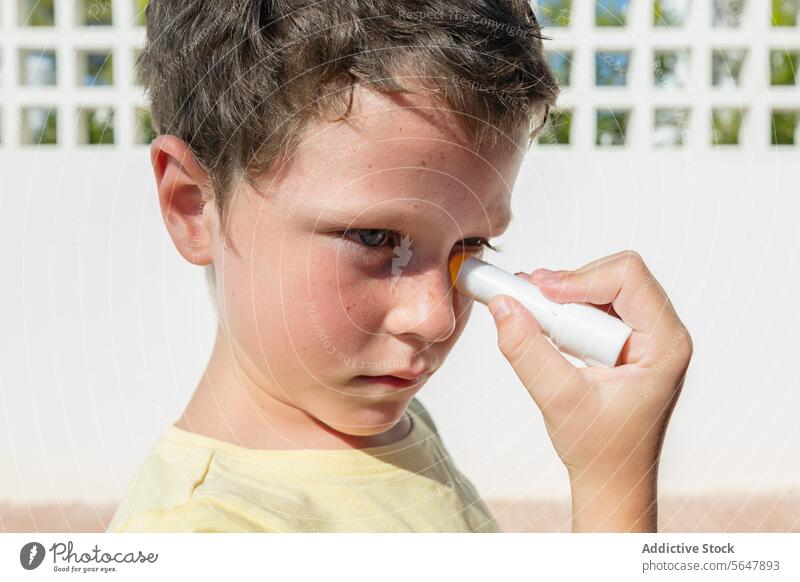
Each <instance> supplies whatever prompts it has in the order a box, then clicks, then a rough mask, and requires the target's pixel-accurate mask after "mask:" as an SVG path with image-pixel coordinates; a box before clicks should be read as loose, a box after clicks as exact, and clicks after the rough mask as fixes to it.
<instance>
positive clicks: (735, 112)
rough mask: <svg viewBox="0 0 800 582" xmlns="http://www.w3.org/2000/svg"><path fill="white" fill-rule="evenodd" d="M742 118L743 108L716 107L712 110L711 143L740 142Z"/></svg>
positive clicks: (732, 143)
mask: <svg viewBox="0 0 800 582" xmlns="http://www.w3.org/2000/svg"><path fill="white" fill-rule="evenodd" d="M742 118H743V113H742V110H741V109H714V110H713V111H712V112H711V129H712V135H711V143H712V144H713V145H735V144H738V143H739V130H740V129H741V127H742Z"/></svg>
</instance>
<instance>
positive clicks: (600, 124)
mask: <svg viewBox="0 0 800 582" xmlns="http://www.w3.org/2000/svg"><path fill="white" fill-rule="evenodd" d="M629 116H630V112H629V111H613V110H610V111H598V112H597V138H596V144H597V145H599V146H619V145H625V133H626V131H627V128H628V117H629Z"/></svg>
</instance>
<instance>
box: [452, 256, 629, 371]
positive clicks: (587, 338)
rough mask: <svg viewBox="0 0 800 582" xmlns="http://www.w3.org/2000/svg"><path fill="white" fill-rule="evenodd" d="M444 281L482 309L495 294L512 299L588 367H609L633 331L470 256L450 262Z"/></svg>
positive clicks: (610, 317)
mask: <svg viewBox="0 0 800 582" xmlns="http://www.w3.org/2000/svg"><path fill="white" fill-rule="evenodd" d="M450 279H451V280H452V282H453V284H454V285H455V287H456V289H458V291H460V292H461V293H463V294H464V295H468V296H470V297H472V298H474V299H476V300H478V301H480V302H481V303H483V304H484V305H489V301H490V300H491V299H492V297H495V296H496V295H508V296H510V297H513V298H514V299H516V300H517V301H519V302H520V303H521V304H522V305H524V306H525V307H526V308H527V309H528V310H529V311H530V312H531V313H532V314H533V316H534V317H535V318H536V321H537V322H538V323H539V326H540V327H541V328H542V331H543V332H544V334H545V335H546V336H547V337H549V338H550V340H551V341H552V342H553V343H554V344H555V346H556V347H557V348H558V349H559V350H560V351H562V352H564V353H565V354H569V355H570V356H574V357H576V358H578V359H580V360H582V361H584V362H586V363H587V364H590V365H594V366H601V367H604V368H613V367H614V366H615V365H616V363H617V360H618V359H619V354H620V352H621V351H622V346H624V345H625V342H626V341H628V337H629V336H630V335H631V331H633V330H632V329H631V328H630V327H629V326H628V325H626V324H625V322H623V321H622V320H621V319H619V318H616V317H614V316H613V315H610V314H608V313H606V312H605V311H603V310H602V309H600V308H598V307H595V306H593V305H589V304H586V303H556V302H555V301H551V300H550V299H547V298H546V297H545V296H544V295H543V294H542V292H541V291H539V288H538V287H537V286H536V285H534V284H532V283H529V282H528V281H526V280H525V279H522V278H521V277H517V276H516V275H512V274H511V273H509V272H508V271H504V270H503V269H500V268H498V267H495V266H494V265H490V264H489V263H487V262H485V261H482V260H480V259H477V258H475V257H467V256H466V255H463V254H459V255H456V256H454V257H453V258H452V259H450Z"/></svg>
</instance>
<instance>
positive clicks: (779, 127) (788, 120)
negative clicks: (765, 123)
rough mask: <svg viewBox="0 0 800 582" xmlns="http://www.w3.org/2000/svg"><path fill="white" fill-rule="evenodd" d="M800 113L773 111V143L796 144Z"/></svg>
mask: <svg viewBox="0 0 800 582" xmlns="http://www.w3.org/2000/svg"><path fill="white" fill-rule="evenodd" d="M798 120H800V113H798V112H797V111H773V112H772V145H794V143H795V139H794V138H795V133H796V132H797V125H798Z"/></svg>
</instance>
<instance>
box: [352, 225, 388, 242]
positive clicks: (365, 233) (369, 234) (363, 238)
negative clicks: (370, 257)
mask: <svg viewBox="0 0 800 582" xmlns="http://www.w3.org/2000/svg"><path fill="white" fill-rule="evenodd" d="M349 232H351V233H355V235H356V240H357V242H360V243H361V244H363V245H364V246H367V247H379V246H381V245H382V244H383V243H384V242H385V241H386V239H387V238H389V236H390V235H391V231H388V230H385V229H382V228H357V229H354V230H352V231H349Z"/></svg>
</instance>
